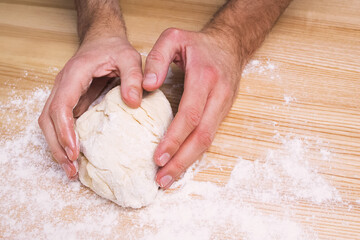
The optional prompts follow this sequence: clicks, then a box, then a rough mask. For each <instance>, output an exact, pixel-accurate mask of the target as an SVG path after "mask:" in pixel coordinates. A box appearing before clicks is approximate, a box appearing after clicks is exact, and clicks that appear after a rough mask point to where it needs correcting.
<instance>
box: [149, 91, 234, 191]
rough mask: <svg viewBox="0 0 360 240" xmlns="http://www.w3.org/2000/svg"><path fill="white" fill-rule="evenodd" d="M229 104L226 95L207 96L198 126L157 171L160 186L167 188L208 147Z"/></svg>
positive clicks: (229, 101)
mask: <svg viewBox="0 0 360 240" xmlns="http://www.w3.org/2000/svg"><path fill="white" fill-rule="evenodd" d="M229 106H231V100H229V97H228V96H224V95H221V94H218V95H217V96H212V97H211V98H209V101H208V102H207V104H206V108H205V111H204V115H203V117H202V119H201V123H200V124H199V126H198V127H197V128H196V129H195V130H194V131H193V132H192V133H191V134H190V136H189V137H188V138H187V139H186V141H185V142H184V143H183V144H182V145H181V147H180V149H179V151H178V152H177V153H176V155H175V156H174V157H173V158H172V159H171V160H170V161H169V162H168V163H167V164H166V165H165V166H164V167H162V168H161V169H160V170H159V171H158V173H157V176H156V181H157V182H158V184H159V185H160V187H162V188H165V189H166V188H169V187H170V186H171V184H172V183H173V182H174V181H175V180H176V179H177V178H178V177H179V176H180V175H181V174H182V173H183V172H185V170H186V169H187V168H188V167H189V166H190V165H191V164H192V163H194V162H195V161H196V160H197V159H198V158H199V157H200V156H201V154H202V153H204V152H205V151H206V149H207V148H208V147H210V145H211V142H212V140H213V139H214V136H215V133H216V130H217V128H218V126H219V125H220V123H221V121H222V119H223V118H224V117H225V115H226V113H227V111H228V109H229Z"/></svg>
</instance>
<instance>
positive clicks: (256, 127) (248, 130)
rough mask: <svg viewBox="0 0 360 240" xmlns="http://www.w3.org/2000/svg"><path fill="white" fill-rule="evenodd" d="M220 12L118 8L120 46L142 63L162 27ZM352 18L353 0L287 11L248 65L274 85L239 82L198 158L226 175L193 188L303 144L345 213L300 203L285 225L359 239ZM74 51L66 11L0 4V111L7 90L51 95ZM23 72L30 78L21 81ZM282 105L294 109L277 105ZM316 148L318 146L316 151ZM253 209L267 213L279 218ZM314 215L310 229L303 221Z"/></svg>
mask: <svg viewBox="0 0 360 240" xmlns="http://www.w3.org/2000/svg"><path fill="white" fill-rule="evenodd" d="M222 4H223V1H220V0H213V1H205V0H186V1H163V0H153V1H144V0H131V1H130V0H124V1H121V7H122V9H123V12H124V17H125V21H126V24H127V28H128V35H129V39H130V41H131V43H132V44H133V45H134V47H135V48H136V49H137V50H138V51H139V52H143V53H148V52H149V51H150V49H151V47H152V45H153V44H154V42H155V41H156V39H157V37H158V36H159V34H160V33H161V32H162V31H163V30H164V29H166V28H168V27H179V28H183V29H187V30H199V29H200V28H201V27H202V26H203V24H205V23H206V22H207V21H208V20H209V19H210V17H211V16H212V14H213V13H214V12H215V11H216V10H217V9H218V8H219V6H221V5H222ZM359 13H360V1H358V0H346V1H341V0H321V1H312V0H302V1H300V0H295V1H293V3H292V4H291V5H290V7H289V8H288V9H287V10H286V12H285V13H284V14H283V16H282V17H281V18H280V19H279V21H278V22H277V24H276V26H275V27H274V28H273V30H272V32H271V33H270V34H269V36H268V37H267V39H266V41H265V42H264V44H263V46H262V47H261V48H260V49H259V50H258V51H257V52H256V54H255V56H254V59H259V60H260V61H263V62H266V61H271V63H274V64H275V65H276V66H277V67H276V74H277V77H276V79H269V76H268V75H266V74H260V73H258V72H250V73H247V74H246V75H244V76H243V77H242V79H241V85H240V91H239V93H238V96H237V99H236V101H235V103H234V105H233V107H232V110H231V112H230V113H229V115H228V116H227V118H226V119H225V120H224V122H223V123H222V125H221V127H220V128H219V130H218V133H217V135H216V139H215V140H214V143H213V145H212V146H211V148H210V149H209V150H208V152H207V153H206V158H207V160H209V161H217V162H219V163H221V164H225V165H226V164H228V165H227V166H228V167H224V168H223V169H222V171H220V170H219V169H217V168H214V169H211V168H210V169H208V170H206V171H203V172H200V174H199V175H198V176H197V177H196V179H197V180H199V181H205V180H210V181H219V182H220V184H224V183H225V182H226V181H227V180H228V178H229V176H230V173H231V170H232V166H233V165H234V163H235V161H236V159H237V158H238V157H240V156H241V157H242V158H243V159H246V160H249V161H255V160H256V159H259V158H261V157H262V156H263V155H264V153H265V152H266V151H268V149H276V148H278V147H279V145H280V143H279V142H277V141H274V135H276V134H280V135H281V136H286V135H288V134H292V135H296V136H300V137H304V138H307V139H308V140H309V142H311V143H313V145H312V146H315V147H314V149H310V150H313V151H314V154H312V155H311V159H310V160H311V163H312V164H314V165H316V166H318V167H319V172H320V174H321V175H322V176H323V177H324V178H325V179H326V180H327V181H329V182H330V183H331V185H333V186H335V187H336V188H337V189H338V190H339V192H340V194H341V197H342V199H343V200H344V201H346V202H348V203H349V204H351V205H352V209H351V211H349V210H348V205H346V206H345V205H339V206H335V205H334V206H332V210H331V211H330V212H329V211H328V209H326V208H324V209H322V208H320V209H319V208H317V207H316V206H313V205H312V204H311V203H309V202H306V201H301V202H299V203H298V204H297V206H296V208H295V209H294V211H296V213H297V214H296V215H295V216H294V218H295V219H296V221H299V222H302V223H304V224H306V225H309V226H311V227H312V228H313V229H314V230H315V231H317V232H318V234H319V237H320V238H321V239H360V205H359V204H357V203H356V202H355V201H356V200H360V15H359ZM77 44H78V41H77V36H76V13H75V11H74V10H73V3H72V1H69V0H67V1H60V0H53V1H44V0H32V1H30V0H23V1H20V0H19V1H17V0H14V1H4V0H3V1H0V101H2V102H5V101H6V99H7V98H8V97H10V96H11V94H13V93H12V92H11V91H10V90H12V89H13V90H14V91H15V92H16V94H19V95H26V94H27V93H28V92H29V91H31V90H32V89H34V88H35V87H45V86H48V87H51V86H52V84H53V81H54V74H52V73H49V72H48V71H47V69H48V68H49V67H56V68H58V69H61V68H62V66H63V65H64V64H65V63H66V61H67V60H68V59H69V58H70V57H71V56H72V54H73V53H74V51H75V50H76V48H77ZM24 71H28V72H29V73H30V74H29V76H28V77H26V78H24V77H23V73H24ZM173 72H174V74H175V75H174V77H173V78H174V81H175V82H176V83H181V81H182V77H183V74H182V73H181V72H180V71H179V70H178V69H176V68H175V67H173ZM163 90H164V92H165V93H166V94H167V96H168V98H169V100H170V101H171V103H172V106H173V108H174V109H176V107H177V104H178V102H179V99H180V96H181V91H182V89H181V88H178V89H173V88H172V86H171V85H165V86H164V87H163ZM285 95H288V96H291V97H294V98H296V101H293V102H291V103H290V104H286V103H285V101H284V96H285ZM15 124H16V123H15ZM18 125H19V126H21V124H20V123H18ZM20 130H21V127H20V129H14V130H13V132H12V133H8V132H6V131H5V129H3V128H1V134H2V135H6V134H14V133H15V132H16V131H20ZM317 139H322V143H320V144H315V142H316V140H317ZM319 146H326V147H327V148H328V149H331V152H332V153H333V154H334V155H335V156H336V157H334V159H332V161H331V163H324V162H323V161H321V160H320V157H319V156H318V155H316V153H315V152H316V150H318V149H315V148H316V147H319ZM329 164H331V168H329ZM248 201H249V202H252V201H253V200H252V199H248ZM254 204H255V205H256V202H255V203H254ZM257 207H258V208H259V209H262V210H263V211H264V212H269V213H272V212H277V211H278V209H280V208H281V206H279V205H276V204H273V205H257ZM315 212H317V214H316V216H318V217H317V219H316V220H311V221H310V220H307V219H308V217H310V216H311V215H313V214H314V213H315ZM344 223H346V224H344Z"/></svg>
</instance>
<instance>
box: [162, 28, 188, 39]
mask: <svg viewBox="0 0 360 240" xmlns="http://www.w3.org/2000/svg"><path fill="white" fill-rule="evenodd" d="M182 32H183V31H182V30H180V29H178V28H167V29H166V30H165V31H164V35H165V36H167V37H169V38H171V39H178V37H179V36H180V35H181V34H182Z"/></svg>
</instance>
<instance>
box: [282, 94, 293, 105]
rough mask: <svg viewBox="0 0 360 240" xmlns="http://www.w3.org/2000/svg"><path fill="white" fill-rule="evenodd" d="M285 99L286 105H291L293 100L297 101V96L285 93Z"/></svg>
mask: <svg viewBox="0 0 360 240" xmlns="http://www.w3.org/2000/svg"><path fill="white" fill-rule="evenodd" d="M284 101H285V104H286V105H289V104H290V103H291V102H296V98H295V97H292V96H289V95H286V94H284Z"/></svg>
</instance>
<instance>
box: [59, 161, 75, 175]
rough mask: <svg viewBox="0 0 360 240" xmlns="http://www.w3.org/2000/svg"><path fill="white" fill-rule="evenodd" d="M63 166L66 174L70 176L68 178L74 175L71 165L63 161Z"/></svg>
mask: <svg viewBox="0 0 360 240" xmlns="http://www.w3.org/2000/svg"><path fill="white" fill-rule="evenodd" d="M61 167H62V168H63V169H64V171H65V173H66V175H67V176H68V178H71V177H72V176H74V175H73V174H71V172H72V169H71V166H70V165H69V164H67V163H63V164H61Z"/></svg>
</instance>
